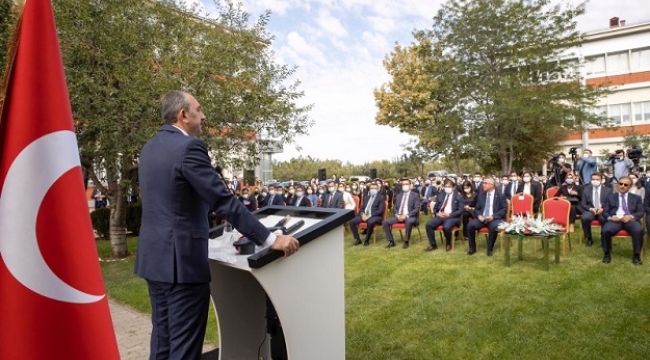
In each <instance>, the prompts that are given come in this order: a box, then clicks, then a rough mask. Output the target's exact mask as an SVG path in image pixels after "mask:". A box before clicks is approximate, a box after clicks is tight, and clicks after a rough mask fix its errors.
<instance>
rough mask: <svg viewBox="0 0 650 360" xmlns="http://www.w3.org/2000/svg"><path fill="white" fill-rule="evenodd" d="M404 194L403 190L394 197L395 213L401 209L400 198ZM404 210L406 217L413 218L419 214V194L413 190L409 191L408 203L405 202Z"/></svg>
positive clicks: (402, 197)
mask: <svg viewBox="0 0 650 360" xmlns="http://www.w3.org/2000/svg"><path fill="white" fill-rule="evenodd" d="M405 196H406V193H405V192H401V193H399V194H397V196H396V197H395V208H394V209H395V215H398V212H399V211H400V210H401V209H402V199H404V197H405ZM406 211H407V212H408V217H410V218H414V217H417V216H419V215H420V195H419V194H418V193H417V192H415V191H410V195H409V197H408V204H406Z"/></svg>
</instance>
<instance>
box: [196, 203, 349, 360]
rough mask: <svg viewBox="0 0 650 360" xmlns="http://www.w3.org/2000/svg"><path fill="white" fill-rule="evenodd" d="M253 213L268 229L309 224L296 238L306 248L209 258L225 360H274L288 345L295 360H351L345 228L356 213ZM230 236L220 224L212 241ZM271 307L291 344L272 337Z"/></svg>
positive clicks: (221, 354)
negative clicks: (347, 339)
mask: <svg viewBox="0 0 650 360" xmlns="http://www.w3.org/2000/svg"><path fill="white" fill-rule="evenodd" d="M253 214H254V215H255V216H257V218H258V219H259V220H260V221H261V222H262V223H263V224H264V225H265V226H267V227H271V226H273V225H274V224H276V223H277V222H278V221H279V220H280V219H282V218H284V217H285V216H286V215H290V216H291V220H290V221H289V222H288V223H287V224H286V226H287V227H289V226H291V225H293V224H295V223H296V222H298V221H300V220H304V221H305V225H304V226H303V227H302V228H301V229H299V230H298V232H297V233H295V234H292V235H293V236H294V237H295V238H296V239H298V241H299V242H300V250H299V251H298V252H297V253H295V254H293V255H292V256H290V257H287V258H284V256H283V253H282V252H280V251H275V250H271V249H268V248H267V249H263V250H261V251H259V252H257V253H255V254H253V255H237V256H235V257H234V262H227V261H219V260H215V259H212V258H211V259H210V260H209V263H210V275H211V278H212V281H211V283H210V293H211V297H212V302H213V304H214V307H215V309H216V313H217V320H218V326H219V359H221V360H241V359H259V358H260V357H264V359H271V355H274V356H275V354H277V352H276V351H272V346H273V347H274V349H273V350H277V347H278V346H282V347H283V346H284V344H286V355H287V359H298V360H301V359H310V360H319V359H323V360H325V359H327V360H336V359H341V360H343V359H345V297H344V289H345V284H344V274H343V271H344V264H343V245H344V243H343V224H344V223H345V222H347V221H349V220H351V219H352V218H353V216H354V214H353V212H352V211H350V210H341V209H321V208H305V207H286V206H268V207H265V208H263V209H259V210H257V211H255V212H254V213H253ZM222 233H223V226H220V227H216V228H214V229H212V230H211V233H210V238H212V239H214V238H216V237H218V236H221V235H222ZM267 301H268V302H270V304H268V305H269V306H267ZM269 308H271V309H273V310H274V311H275V312H276V313H277V318H278V319H279V322H280V324H281V331H282V334H283V337H284V342H282V341H281V340H280V344H279V345H278V341H277V339H273V338H272V337H271V336H270V335H269V334H268V333H267V331H268V330H269V329H267V311H268V309H269ZM282 334H276V336H278V335H279V336H281V335H282ZM274 337H275V336H274ZM281 350H282V351H284V350H285V349H284V348H283V349H281ZM282 351H281V352H282Z"/></svg>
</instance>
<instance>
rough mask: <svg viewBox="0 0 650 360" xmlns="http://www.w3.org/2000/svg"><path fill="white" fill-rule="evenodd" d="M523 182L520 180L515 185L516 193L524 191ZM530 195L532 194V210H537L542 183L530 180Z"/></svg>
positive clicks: (540, 198) (540, 197)
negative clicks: (517, 185)
mask: <svg viewBox="0 0 650 360" xmlns="http://www.w3.org/2000/svg"><path fill="white" fill-rule="evenodd" d="M524 185H525V183H524V182H523V181H522V182H520V183H519V187H517V193H520V192H524ZM530 195H532V196H533V211H534V212H538V211H539V205H540V204H541V203H542V185H541V184H540V183H538V182H536V181H531V182H530Z"/></svg>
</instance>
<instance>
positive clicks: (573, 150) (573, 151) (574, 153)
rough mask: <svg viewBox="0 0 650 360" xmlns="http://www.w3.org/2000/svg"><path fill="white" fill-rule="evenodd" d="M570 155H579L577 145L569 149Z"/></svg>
mask: <svg viewBox="0 0 650 360" xmlns="http://www.w3.org/2000/svg"><path fill="white" fill-rule="evenodd" d="M569 155H573V156H577V155H578V148H577V147H572V148H571V149H569Z"/></svg>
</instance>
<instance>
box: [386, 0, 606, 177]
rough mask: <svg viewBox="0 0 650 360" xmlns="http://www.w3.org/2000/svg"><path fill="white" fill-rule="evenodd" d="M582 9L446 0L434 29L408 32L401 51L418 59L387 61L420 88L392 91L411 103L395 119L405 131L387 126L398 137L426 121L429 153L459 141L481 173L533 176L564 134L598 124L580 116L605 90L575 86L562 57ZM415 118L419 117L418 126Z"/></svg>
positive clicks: (511, 0)
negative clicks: (527, 171) (410, 37)
mask: <svg viewBox="0 0 650 360" xmlns="http://www.w3.org/2000/svg"><path fill="white" fill-rule="evenodd" d="M584 11H585V6H584V4H580V5H578V6H577V7H570V6H566V7H563V6H562V5H557V6H551V5H550V1H549V0H476V1H470V0H450V1H448V2H447V3H446V4H444V5H443V6H442V8H441V9H440V10H439V11H438V13H437V15H436V16H435V17H434V24H435V25H434V27H433V28H432V29H431V30H429V31H426V32H425V31H419V32H417V31H416V32H415V33H414V36H415V38H416V43H414V44H413V45H412V46H411V47H409V48H408V49H405V50H404V51H402V52H405V53H412V54H425V55H426V56H422V55H420V56H415V55H411V56H407V57H403V59H401V60H400V59H399V58H398V57H396V56H392V58H395V60H399V61H396V64H394V65H393V66H392V67H393V68H397V69H400V71H404V72H406V73H407V74H406V75H404V76H403V77H404V78H405V79H406V80H409V79H423V80H421V81H419V82H415V81H412V83H413V84H422V86H421V87H420V88H418V89H416V90H417V91H413V92H411V93H409V92H408V91H405V92H401V93H400V92H394V93H396V94H399V95H400V96H401V97H402V98H403V99H401V103H402V104H416V105H417V104H419V106H418V107H416V108H415V109H414V110H411V111H406V112H405V114H403V115H402V116H401V117H402V118H403V117H404V116H407V117H410V118H409V119H408V123H407V124H404V122H406V121H407V120H406V119H400V117H399V116H396V120H395V121H396V123H395V124H396V125H397V126H399V127H400V129H405V128H406V129H407V130H408V129H410V128H413V127H414V126H415V127H423V128H425V129H426V128H430V127H431V126H432V125H431V122H434V123H435V127H433V128H432V130H433V131H430V132H429V133H428V135H430V136H431V141H432V142H433V143H434V144H433V145H432V146H438V147H440V142H443V143H444V144H445V145H444V147H447V148H448V150H447V151H448V152H449V148H450V147H451V146H452V145H453V144H454V143H460V144H462V146H464V148H461V153H462V154H465V155H466V154H471V155H472V157H474V158H476V159H477V161H478V162H479V164H480V165H481V167H483V168H492V167H493V164H495V162H496V164H497V165H498V167H499V168H500V170H501V172H503V173H509V172H510V171H511V170H512V169H513V168H537V167H538V166H539V164H540V163H541V162H542V161H543V159H547V158H548V157H549V156H550V154H552V153H553V152H554V151H555V150H557V148H558V142H559V141H561V140H562V139H563V138H564V137H565V136H566V134H567V132H569V131H575V130H583V129H585V128H586V127H587V126H589V125H590V124H598V123H599V118H598V116H597V115H595V114H592V113H591V111H590V109H592V108H593V107H594V106H595V105H596V102H597V100H598V99H599V98H600V97H601V96H602V95H604V94H606V93H607V90H606V89H605V88H604V87H602V86H598V87H591V86H584V85H582V84H581V81H580V78H579V71H578V67H579V66H580V64H579V62H578V59H577V57H576V55H575V54H570V53H569V52H570V50H571V49H573V48H577V47H578V46H580V44H581V43H582V42H583V37H582V34H580V33H579V32H578V31H577V30H576V20H575V19H576V17H577V16H580V15H582V14H583V13H584ZM428 48H430V50H428ZM395 54H399V53H398V52H396V53H395ZM414 59H416V60H414ZM422 59H424V60H422ZM414 63H415V65H414ZM427 66H428V67H427ZM389 72H390V71H389ZM411 72H414V74H411ZM391 75H393V83H398V84H399V82H398V81H397V80H396V79H399V78H398V77H396V76H395V75H394V74H391ZM400 81H402V80H400ZM407 85H409V84H408V83H407ZM403 87H404V86H403ZM405 88H406V89H407V90H408V87H405ZM424 95H426V97H425V96H424ZM442 103H446V106H441V104H442ZM425 105H426V106H428V108H425ZM402 107H403V105H402ZM423 110H426V111H423ZM380 111H381V106H380ZM421 113H425V114H426V113H428V115H427V117H425V118H424V119H418V117H417V115H420V114H421ZM418 120H420V121H418ZM445 120H447V121H445ZM380 121H383V120H382V118H380V117H378V122H380ZM405 125H407V126H405ZM443 136H446V138H443ZM421 138H422V137H421ZM443 139H444V140H443ZM448 152H446V153H445V154H447V153H448ZM457 162H458V161H457Z"/></svg>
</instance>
